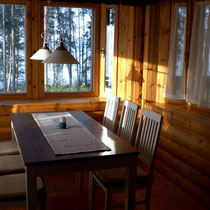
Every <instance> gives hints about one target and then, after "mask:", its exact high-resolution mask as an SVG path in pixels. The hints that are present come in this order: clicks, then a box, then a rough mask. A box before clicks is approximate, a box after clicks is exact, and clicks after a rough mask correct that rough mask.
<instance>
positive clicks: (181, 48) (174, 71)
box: [164, 3, 187, 99]
mask: <svg viewBox="0 0 210 210" xmlns="http://www.w3.org/2000/svg"><path fill="white" fill-rule="evenodd" d="M186 17H187V9H186V4H185V3H177V4H176V5H175V10H174V17H173V24H172V29H171V38H170V49H169V61H168V75H167V80H166V87H165V92H164V97H167V98H171V99H185V67H184V52H185V40H186V36H185V34H186Z"/></svg>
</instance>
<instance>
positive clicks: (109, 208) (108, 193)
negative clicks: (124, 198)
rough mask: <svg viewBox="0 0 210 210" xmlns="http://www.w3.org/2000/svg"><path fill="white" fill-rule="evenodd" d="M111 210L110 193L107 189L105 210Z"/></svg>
mask: <svg viewBox="0 0 210 210" xmlns="http://www.w3.org/2000/svg"><path fill="white" fill-rule="evenodd" d="M111 208H112V193H111V192H110V191H109V190H108V189H107V190H106V192H105V208H104V209H105V210H111Z"/></svg>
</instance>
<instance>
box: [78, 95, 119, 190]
mask: <svg viewBox="0 0 210 210" xmlns="http://www.w3.org/2000/svg"><path fill="white" fill-rule="evenodd" d="M119 105H120V97H118V96H115V95H110V96H109V97H107V101H106V106H105V110H104V117H103V125H104V126H105V127H106V128H108V129H109V130H111V131H112V132H114V133H115V132H116V127H117V116H118V111H119ZM83 176H84V174H83V173H80V172H79V173H77V176H76V179H77V180H76V183H77V189H78V190H79V191H81V188H82V180H83Z"/></svg>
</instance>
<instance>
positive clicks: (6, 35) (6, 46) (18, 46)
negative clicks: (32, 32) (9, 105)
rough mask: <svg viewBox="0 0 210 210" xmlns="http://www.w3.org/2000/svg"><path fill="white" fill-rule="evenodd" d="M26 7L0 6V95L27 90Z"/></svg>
mask: <svg viewBox="0 0 210 210" xmlns="http://www.w3.org/2000/svg"><path fill="white" fill-rule="evenodd" d="M25 64H26V62H25V6H24V5H12V4H0V93H23V92H25V90H26V68H25Z"/></svg>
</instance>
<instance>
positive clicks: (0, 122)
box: [0, 115, 11, 128]
mask: <svg viewBox="0 0 210 210" xmlns="http://www.w3.org/2000/svg"><path fill="white" fill-rule="evenodd" d="M2 127H11V117H10V115H0V128H2Z"/></svg>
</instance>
